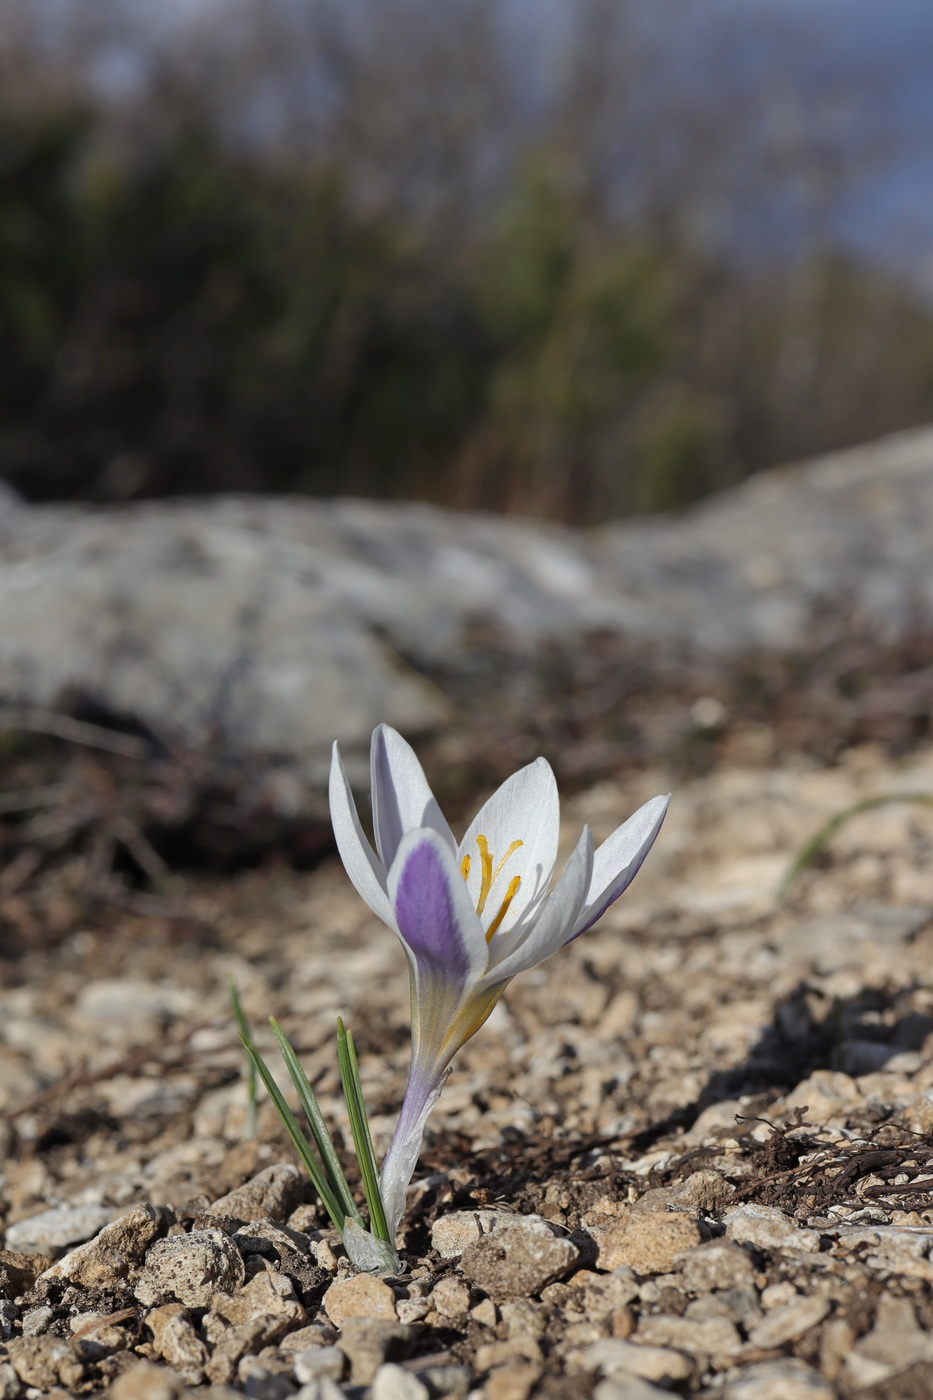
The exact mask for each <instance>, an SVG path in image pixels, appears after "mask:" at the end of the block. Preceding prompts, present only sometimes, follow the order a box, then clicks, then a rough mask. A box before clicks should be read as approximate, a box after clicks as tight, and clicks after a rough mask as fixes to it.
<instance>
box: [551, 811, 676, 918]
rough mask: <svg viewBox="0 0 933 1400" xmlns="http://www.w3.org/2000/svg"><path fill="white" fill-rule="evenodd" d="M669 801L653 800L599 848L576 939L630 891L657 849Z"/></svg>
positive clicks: (618, 828)
mask: <svg viewBox="0 0 933 1400" xmlns="http://www.w3.org/2000/svg"><path fill="white" fill-rule="evenodd" d="M670 800H671V796H670V793H668V794H667V795H666V796H665V797H652V799H651V801H650V802H646V803H645V805H644V806H643V807H639V809H638V811H637V812H636V813H635V814H634V815H633V816H631V817H629V819H628V821H627V822H623V824H622V826H620V827H617V829H616V830H615V831H614V832H613V833H612V835H611V836H609V837H607V839H606V840H605V841H604V842H603V844H602V845H601V846H599V847H598V848H597V851H596V854H595V856H594V857H593V875H592V878H591V880H590V888H589V890H588V891H587V896H586V903H585V904H584V906H583V910H582V912H581V913H580V914H579V916H578V918H577V923H576V927H575V929H574V932H573V937H574V938H576V937H577V936H578V935H579V934H581V933H585V932H586V930H587V929H588V928H592V927H593V925H594V924H595V923H596V920H597V919H600V918H602V916H603V914H605V912H606V910H607V909H608V908H609V906H610V904H613V903H614V902H615V901H616V900H617V899H618V898H619V895H620V894H623V893H624V892H625V891H626V890H627V889H628V887H629V885H630V884H631V883H632V881H633V880H634V878H635V876H636V875H637V874H638V872H639V870H640V869H641V865H642V861H643V860H644V859H645V856H646V855H647V854H648V852H649V851H650V850H651V847H652V846H653V845H654V839H655V837H656V836H657V834H658V832H659V831H660V830H661V823H662V822H663V821H664V817H665V815H666V813H667V809H668V806H669V804H670Z"/></svg>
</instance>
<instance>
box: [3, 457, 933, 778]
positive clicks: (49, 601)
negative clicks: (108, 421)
mask: <svg viewBox="0 0 933 1400" xmlns="http://www.w3.org/2000/svg"><path fill="white" fill-rule="evenodd" d="M931 547H933V429H918V430H913V431H910V432H907V433H901V434H898V435H896V436H894V437H891V438H886V439H883V440H881V441H880V442H876V443H870V444H868V445H866V446H863V447H859V448H856V449H853V450H850V451H847V452H842V453H838V454H835V455H833V456H831V457H826V458H823V459H820V460H818V461H815V462H812V463H805V464H802V465H799V466H793V467H787V468H782V469H779V470H775V471H771V472H768V473H765V474H762V475H761V476H759V477H757V478H755V479H753V480H752V481H750V482H748V483H746V484H745V485H743V486H741V487H739V488H737V489H736V490H734V491H732V492H728V493H726V494H724V495H722V496H720V497H718V498H715V499H713V500H711V501H709V502H706V503H704V504H703V505H702V506H700V507H699V508H697V509H695V510H693V511H691V512H689V513H687V514H685V515H683V516H681V517H679V518H676V519H654V520H637V521H625V522H621V523H618V524H611V525H606V526H604V527H602V528H600V529H596V530H590V531H584V530H574V529H570V528H564V527H561V526H557V525H551V524H544V523H536V522H531V521H520V520H517V519H514V518H511V517H494V516H489V515H484V514H481V513H461V512H456V511H450V510H442V509H439V508H435V507H431V506H426V505H418V504H393V503H377V502H371V501H358V500H335V501H314V500H305V499H297V498H296V499H282V498H251V499H243V498H235V499H234V498H217V499H212V500H207V501H200V500H197V501H196V500H185V501H172V502H149V503H142V504H136V505H132V506H128V507H123V508H113V509H83V508H77V507H73V506H43V507H33V506H26V505H23V504H22V503H19V502H18V501H17V500H16V499H15V498H14V497H13V496H12V495H11V494H10V493H9V492H7V491H4V492H3V493H2V494H0V609H2V616H3V619H4V626H3V629H2V631H0V697H2V698H3V699H6V700H10V701H15V702H28V703H30V704H38V705H46V706H50V705H54V704H55V703H56V702H57V701H58V700H59V698H60V697H61V696H62V695H63V694H65V693H66V692H68V691H69V690H79V691H80V692H82V693H83V694H85V695H87V696H90V697H91V698H93V699H95V700H97V701H98V702H100V703H102V704H103V705H105V706H106V707H107V708H108V709H110V710H111V711H114V712H118V713H123V714H135V715H137V716H138V717H139V718H140V719H141V720H143V721H144V722H145V723H147V724H148V725H150V726H151V727H152V728H153V729H154V730H155V731H156V732H159V733H162V734H165V735H166V736H173V737H178V738H181V739H184V740H185V741H187V742H203V741H204V740H205V739H207V738H208V737H210V736H212V735H215V736H219V737H220V738H221V739H222V741H223V742H224V743H225V744H226V745H228V746H230V747H233V748H235V749H236V750H238V751H241V752H244V753H245V752H261V753H266V754H279V755H282V756H283V757H285V758H294V759H298V760H302V761H306V762H308V763H310V764H311V765H312V766H313V768H314V770H315V773H316V774H317V773H319V772H320V770H321V766H322V761H323V759H324V756H325V753H326V747H327V745H329V742H330V740H331V739H332V738H334V737H337V738H340V739H341V740H343V741H344V743H345V744H346V745H347V746H348V747H349V748H350V749H352V748H353V747H354V746H356V747H359V748H362V746H363V744H364V743H365V741H366V739H367V738H368V734H369V731H370V730H371V728H372V726H373V725H374V724H375V723H377V722H379V721H380V720H387V721H388V722H390V723H392V724H394V725H396V726H397V727H398V728H400V729H403V730H405V731H407V732H409V733H417V732H419V731H425V730H429V729H432V728H435V727H437V726H438V725H439V724H441V723H443V722H444V720H445V719H446V718H448V717H449V710H448V707H447V704H446V702H445V700H444V697H443V696H441V695H440V694H439V693H438V692H437V690H436V689H434V688H433V687H432V686H431V685H430V684H429V683H428V682H427V681H425V680H424V679H423V678H422V677H421V676H420V675H419V674H418V672H417V670H416V669H413V668H412V667H411V666H409V665H408V664H406V663H405V662H404V661H403V660H402V659H401V658H402V656H406V657H409V658H411V659H412V661H413V662H414V663H415V666H417V665H418V664H419V663H421V662H430V663H432V664H443V663H444V662H445V660H448V659H453V658H455V657H456V656H457V654H458V653H459V652H460V651H461V649H462V648H463V646H464V644H465V640H466V639H468V638H469V636H470V634H471V630H472V629H474V628H475V627H477V626H480V627H483V626H487V625H489V624H490V623H491V624H492V625H494V627H495V628H496V630H497V633H498V635H499V636H500V637H504V638H505V639H506V640H508V641H509V643H510V644H511V645H513V646H514V647H516V648H517V649H522V648H525V649H528V650H529V652H533V649H534V648H535V646H536V645H538V644H539V643H540V642H542V641H544V640H547V639H552V638H559V639H563V640H565V641H566V640H572V639H573V637H574V636H577V635H580V634H581V633H584V632H587V631H592V630H594V629H609V630H611V631H615V632H617V633H621V634H626V635H628V636H633V637H643V638H647V639H651V640H652V641H654V642H659V643H662V644H663V643H668V644H670V645H671V646H673V647H674V648H678V647H681V646H690V647H699V648H700V649H704V650H707V651H711V652H713V653H720V654H722V655H723V656H724V657H725V656H729V655H735V654H738V653H741V652H742V651H744V650H746V649H749V648H758V647H765V648H775V649H779V650H780V649H785V648H792V647H795V648H796V647H800V646H803V645H806V643H807V640H808V638H809V636H810V635H811V630H812V627H813V620H814V618H819V619H820V626H821V629H822V630H821V639H822V640H823V641H825V640H826V637H827V631H828V632H829V633H832V632H833V631H835V632H836V633H837V634H840V633H842V632H844V631H845V630H847V629H851V627H852V626H854V625H860V626H861V627H863V628H864V629H865V630H867V631H868V632H869V633H870V632H872V631H874V632H875V633H876V634H877V635H878V636H879V638H882V639H883V640H886V641H890V640H892V639H895V638H896V637H897V636H899V635H901V634H903V633H905V632H906V631H907V630H908V629H910V628H912V627H915V626H917V625H929V624H930V622H931V621H933V574H931V573H930V570H929V567H928V560H929V558H930V554H931Z"/></svg>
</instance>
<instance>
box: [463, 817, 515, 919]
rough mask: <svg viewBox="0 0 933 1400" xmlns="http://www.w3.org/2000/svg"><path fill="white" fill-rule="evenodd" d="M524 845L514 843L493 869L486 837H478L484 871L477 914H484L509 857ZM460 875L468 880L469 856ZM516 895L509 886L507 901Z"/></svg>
mask: <svg viewBox="0 0 933 1400" xmlns="http://www.w3.org/2000/svg"><path fill="white" fill-rule="evenodd" d="M524 844H525V843H524V841H513V842H512V844H511V846H510V847H509V849H508V850H507V851H506V853H505V855H504V856H503V857H502V859H501V860H500V861H499V864H498V865H497V866H496V867H495V869H493V864H492V861H493V856H492V852H491V851H490V849H489V842H488V841H487V840H486V837H485V836H477V838H476V845H477V847H478V849H479V858H480V866H481V870H482V878H481V880H480V885H479V899H478V900H477V901H476V912H477V914H482V912H483V910H484V909H485V908H486V900H487V899H488V898H489V891H490V890H491V889H492V887H493V885H494V884H495V882H496V880H498V878H499V875H500V872H501V870H502V867H503V866H504V865H505V863H506V861H507V860H508V858H509V856H511V855H514V853H515V852H516V851H517V850H518V848H519V846H523V845H524ZM460 873H461V875H462V876H463V878H464V880H466V879H467V877H468V876H469V874H470V857H469V856H464V857H463V860H462V861H461V862H460ZM514 883H515V882H514V880H513V881H512V884H514ZM517 888H518V886H516V889H517ZM514 893H515V890H513V889H512V885H509V893H508V894H507V895H506V900H509V899H511V898H512V896H513V895H514ZM498 927H499V924H498V922H497V924H496V928H498ZM494 931H495V930H494Z"/></svg>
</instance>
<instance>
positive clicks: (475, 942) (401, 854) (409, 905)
mask: <svg viewBox="0 0 933 1400" xmlns="http://www.w3.org/2000/svg"><path fill="white" fill-rule="evenodd" d="M389 897H390V899H391V900H392V907H393V909H394V911H395V926H396V928H397V929H398V933H399V937H400V938H401V940H402V942H403V943H404V944H405V947H406V949H407V951H408V954H409V959H410V961H411V964H412V967H413V969H414V972H415V974H416V977H417V978H418V979H419V982H423V983H438V984H443V985H444V986H445V987H450V988H451V989H453V988H456V989H457V998H458V1000H459V998H460V997H461V996H462V995H464V994H465V993H466V991H467V989H468V988H469V987H470V986H471V985H472V984H473V983H474V982H475V981H476V980H477V979H478V978H479V977H481V976H482V974H483V973H484V972H485V970H486V962H487V956H488V950H487V947H486V936H485V934H484V933H483V929H482V925H481V924H480V921H479V918H478V917H477V914H476V910H475V909H474V908H473V905H472V904H471V903H470V897H469V895H468V893H467V888H466V885H465V884H464V881H463V877H462V875H461V874H460V871H459V869H458V868H457V863H456V861H455V859H454V856H453V854H452V853H451V851H450V848H449V847H448V845H447V843H446V841H445V840H444V838H443V837H442V836H439V835H438V834H437V832H436V831H430V830H427V829H425V830H421V831H409V832H407V833H406V834H405V835H404V836H403V837H402V840H401V843H400V845H399V849H398V855H397V856H396V858H395V863H394V864H393V866H392V869H391V870H390V871H389ZM425 990H426V988H424V987H419V992H421V991H425ZM422 1010H423V1008H422Z"/></svg>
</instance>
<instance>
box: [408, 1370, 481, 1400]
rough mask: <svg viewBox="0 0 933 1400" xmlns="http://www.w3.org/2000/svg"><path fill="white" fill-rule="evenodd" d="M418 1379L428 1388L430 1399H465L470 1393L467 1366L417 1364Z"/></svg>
mask: <svg viewBox="0 0 933 1400" xmlns="http://www.w3.org/2000/svg"><path fill="white" fill-rule="evenodd" d="M417 1376H418V1379H419V1380H421V1381H423V1382H424V1384H425V1385H426V1386H427V1388H428V1393H429V1394H430V1395H431V1397H432V1400H442V1397H444V1396H449V1397H450V1400H467V1396H468V1394H469V1393H470V1369H469V1367H468V1366H450V1365H446V1364H445V1365H440V1364H438V1365H434V1366H419V1368H418V1371H417Z"/></svg>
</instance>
